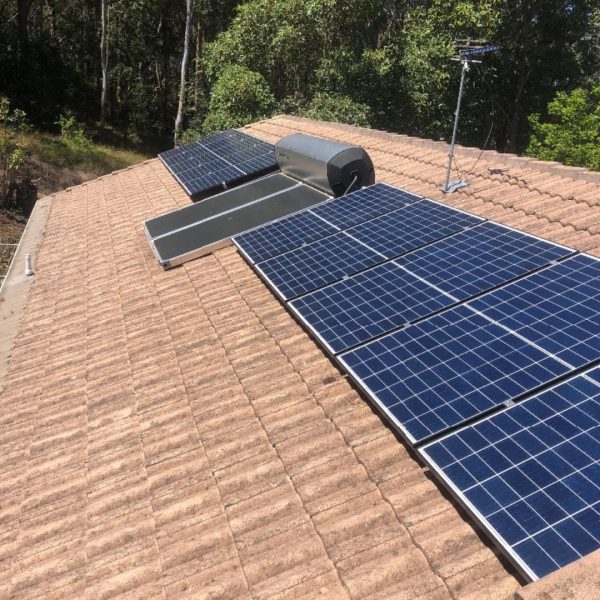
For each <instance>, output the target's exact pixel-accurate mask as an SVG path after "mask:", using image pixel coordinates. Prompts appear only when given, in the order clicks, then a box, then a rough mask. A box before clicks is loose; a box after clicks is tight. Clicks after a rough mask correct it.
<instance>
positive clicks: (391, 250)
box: [257, 200, 482, 300]
mask: <svg viewBox="0 0 600 600" xmlns="http://www.w3.org/2000/svg"><path fill="white" fill-rule="evenodd" d="M481 221H482V219H480V218H479V217H474V216H473V215H469V214H467V213H465V212H462V211H459V210H455V209H453V208H450V207H448V206H443V205H441V204H438V203H436V202H432V201H430V200H420V201H418V202H415V203H413V204H410V205H408V206H404V207H403V208H399V209H397V210H394V211H391V212H389V213H386V214H384V215H381V216H379V217H376V218H374V219H370V220H368V221H363V222H362V223H360V224H359V225H356V226H354V227H350V228H348V229H346V230H344V231H339V232H338V233H335V234H333V235H331V236H329V237H326V238H324V239H322V240H319V241H317V242H314V243H312V244H307V245H305V246H302V247H300V248H297V249H296V250H292V251H290V252H286V253H284V254H281V255H279V256H275V257H273V258H271V259H269V260H266V261H263V262H261V263H259V264H258V267H257V268H258V269H259V270H260V272H261V273H262V275H263V277H264V278H265V279H266V280H267V281H268V282H269V283H270V285H271V286H272V287H273V288H274V290H275V291H276V293H277V294H278V295H280V296H281V297H282V298H283V299H284V300H291V299H293V298H297V297H298V296H300V295H302V294H306V293H308V292H311V291H313V290H316V289H318V288H320V287H323V286H324V285H327V284H330V283H334V282H335V281H339V280H340V279H342V278H343V277H346V276H349V275H352V274H354V273H357V272H359V271H361V270H363V269H366V268H368V267H372V266H374V265H377V264H379V263H382V262H385V261H386V260H388V259H390V258H393V257H394V256H399V255H402V254H404V253H406V252H409V251H411V250H414V249H415V248H419V247H421V246H424V245H426V244H428V243H431V242H433V241H436V240H439V239H442V238H444V237H445V236H448V235H451V234H452V233H457V232H459V231H462V230H463V229H466V228H468V227H473V226H474V225H477V224H478V223H481ZM273 229H274V228H269V229H267V230H266V231H267V232H271V231H273ZM398 232H401V235H398Z"/></svg>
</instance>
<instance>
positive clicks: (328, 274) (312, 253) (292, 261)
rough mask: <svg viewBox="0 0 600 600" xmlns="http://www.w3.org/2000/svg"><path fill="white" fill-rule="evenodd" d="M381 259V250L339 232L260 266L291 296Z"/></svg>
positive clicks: (280, 291) (285, 295)
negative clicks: (373, 248) (375, 250)
mask: <svg viewBox="0 0 600 600" xmlns="http://www.w3.org/2000/svg"><path fill="white" fill-rule="evenodd" d="M380 262H382V257H381V255H380V254H377V252H373V250H371V249H369V248H367V247H366V246H364V245H363V244H361V243H360V242H357V241H356V240H354V239H352V238H351V237H350V236H347V235H346V234H345V233H344V232H340V233H336V234H335V235H331V236H329V237H326V238H323V239H322V240H319V241H317V242H314V243H313V244H309V245H308V246H305V247H303V248H299V249H297V250H293V251H292V252H287V253H286V254H282V255H280V256H276V257H275V258H272V259H270V260H266V261H264V262H262V263H260V264H258V265H257V269H258V270H259V271H261V272H262V274H263V276H264V277H265V278H266V279H267V280H268V281H269V282H270V284H271V286H273V287H274V289H275V291H276V292H277V293H278V294H279V295H280V296H281V297H282V298H283V300H289V299H291V298H295V297H297V296H300V295H301V294H304V293H306V292H310V291H312V290H315V289H317V288H320V287H323V286H324V285H327V284H328V283H331V282H333V281H337V280H339V279H341V278H342V277H344V276H346V275H351V274H352V273H356V272H358V271H361V270H363V269H366V268H368V267H372V266H373V265H376V264H378V263H380Z"/></svg>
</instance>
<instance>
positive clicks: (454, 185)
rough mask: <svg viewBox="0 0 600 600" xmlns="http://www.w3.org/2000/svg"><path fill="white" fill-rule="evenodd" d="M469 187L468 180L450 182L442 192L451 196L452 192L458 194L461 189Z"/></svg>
mask: <svg viewBox="0 0 600 600" xmlns="http://www.w3.org/2000/svg"><path fill="white" fill-rule="evenodd" d="M468 185H469V182H468V181H466V180H464V179H463V180H461V181H449V182H448V183H447V184H446V185H445V186H444V187H443V188H442V192H444V194H451V193H452V192H456V190H460V189H461V188H465V187H467V186H468Z"/></svg>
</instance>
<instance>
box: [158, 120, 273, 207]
mask: <svg viewBox="0 0 600 600" xmlns="http://www.w3.org/2000/svg"><path fill="white" fill-rule="evenodd" d="M159 157H160V159H161V160H162V162H163V163H164V164H165V165H166V167H167V168H168V169H169V171H171V173H172V174H173V176H174V177H175V179H177V181H179V183H180V184H181V185H182V187H183V188H184V189H185V191H186V192H187V193H188V194H189V195H190V196H195V195H198V194H203V193H207V192H209V191H211V190H214V189H219V188H221V189H222V188H224V187H227V186H229V185H233V184H235V183H239V182H241V181H243V180H246V179H248V177H249V176H252V175H259V174H262V173H266V172H269V171H273V170H275V169H276V168H277V162H276V160H275V151H274V147H273V145H272V144H269V143H267V142H263V141H262V140H259V139H257V138H255V137H253V136H251V135H248V134H246V133H242V132H241V131H236V130H229V131H224V132H222V133H217V134H215V135H212V136H209V137H207V138H205V139H203V140H201V141H197V142H192V143H191V144H186V145H185V146H180V147H178V148H173V149H172V150H167V151H166V152H162V153H161V154H159Z"/></svg>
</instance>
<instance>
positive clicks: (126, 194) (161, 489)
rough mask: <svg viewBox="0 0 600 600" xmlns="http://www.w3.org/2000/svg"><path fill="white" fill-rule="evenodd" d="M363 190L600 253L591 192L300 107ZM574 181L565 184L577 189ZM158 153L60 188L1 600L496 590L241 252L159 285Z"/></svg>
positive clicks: (541, 166) (31, 337)
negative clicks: (149, 232) (154, 240)
mask: <svg viewBox="0 0 600 600" xmlns="http://www.w3.org/2000/svg"><path fill="white" fill-rule="evenodd" d="M246 130H247V131H249V132H250V133H253V134H255V135H257V136H259V137H262V138H264V139H267V140H270V141H276V140H277V139H279V138H280V137H281V136H283V135H287V134H289V133H293V132H305V133H310V134H316V135H322V136H325V137H328V138H330V139H336V140H340V141H346V142H352V143H357V144H360V145H362V146H364V147H365V148H366V149H367V150H368V151H369V152H370V154H371V156H372V158H373V159H374V162H375V167H376V174H377V179H378V180H379V181H387V182H389V183H392V184H396V185H400V186H402V187H406V188H407V189H409V190H410V191H413V192H415V193H418V194H423V195H425V196H428V197H431V198H434V199H437V200H440V201H442V202H447V203H449V204H451V205H452V206H456V207H457V208H462V209H463V210H467V211H472V212H473V213H474V214H478V215H481V216H483V217H486V218H495V219H498V220H499V221H501V222H504V223H506V224H509V225H511V226H514V227H517V228H521V229H524V230H527V231H531V232H532V233H535V234H537V235H541V236H544V237H547V238H548V239H552V240H555V241H558V242H562V243H565V244H571V245H573V246H574V247H576V248H578V249H583V250H585V249H586V248H589V249H590V251H591V252H592V253H596V254H598V255H600V230H597V229H598V215H596V212H597V211H595V209H592V208H591V207H595V205H596V204H598V201H599V200H598V199H599V197H600V195H599V194H598V190H599V187H600V180H599V179H597V178H595V177H594V176H593V175H592V174H587V172H585V171H581V170H569V169H564V168H562V167H560V166H557V165H549V164H546V163H537V162H536V161H532V160H530V159H520V158H517V157H512V156H507V155H501V154H498V153H494V152H485V153H484V154H483V156H482V157H481V160H480V161H479V163H477V164H476V165H475V164H474V163H475V161H476V159H477V158H478V155H479V152H478V151H477V150H474V149H469V148H462V147H459V148H458V161H459V164H460V165H461V167H462V168H463V169H464V172H465V173H467V174H468V177H470V179H471V184H470V186H469V187H468V188H466V189H464V190H461V191H460V192H459V193H457V194H453V195H450V196H444V194H442V193H441V191H440V186H441V183H442V179H443V175H444V166H445V161H446V152H447V148H446V146H445V145H444V144H442V143H440V142H434V141H432V140H418V139H414V138H409V137H408V136H402V135H394V134H386V133H384V132H378V131H373V130H366V129H360V128H352V127H350V126H344V125H336V124H332V123H318V122H314V121H310V120H306V119H301V118H296V117H286V116H281V117H276V118H274V119H271V120H269V121H263V122H260V123H256V124H253V125H251V126H249V127H247V128H246ZM571 177H572V178H571ZM188 202H189V199H188V198H187V196H186V195H185V194H184V192H183V191H182V190H181V188H180V186H179V185H178V184H177V182H176V181H175V180H174V178H173V177H172V176H171V175H170V174H169V173H168V171H167V170H166V169H165V168H164V167H163V166H162V164H161V163H160V162H159V161H158V160H151V161H146V162H144V163H142V164H140V165H137V166H135V167H132V168H129V169H126V170H123V171H119V172H116V173H114V174H111V175H108V176H105V177H102V178H99V179H97V180H95V181H93V182H89V183H88V184H86V185H82V186H77V187H74V188H71V189H69V190H66V191H65V192H61V193H60V194H56V195H55V196H54V197H53V199H52V203H51V210H50V214H49V217H48V220H47V223H46V226H45V232H44V237H43V242H42V244H41V247H40V250H39V252H38V254H37V256H36V258H35V265H36V276H35V278H34V279H33V282H32V284H31V289H30V292H29V295H28V298H27V304H26V308H25V311H24V314H23V318H22V320H21V325H20V329H19V334H18V337H17V338H16V340H15V343H14V345H13V349H12V353H11V358H10V363H9V368H8V371H7V374H6V377H5V378H4V381H3V383H2V384H3V393H2V397H1V398H0V406H1V407H2V417H0V425H1V428H0V448H1V449H2V453H1V455H0V456H1V457H0V473H1V474H2V475H1V477H0V500H1V502H0V524H1V525H2V527H1V528H0V529H1V533H0V565H1V566H2V569H3V571H4V572H6V573H9V576H7V577H5V578H3V580H2V582H1V583H0V595H2V596H7V597H11V598H25V597H33V596H43V597H44V598H52V597H68V598H73V597H83V596H84V595H85V596H89V597H99V598H100V597H102V598H108V597H115V596H118V595H126V596H127V597H128V598H153V597H161V598H164V597H236V598H237V597H240V598H244V597H246V598H251V597H252V598H267V597H268V598H277V597H281V598H305V597H313V596H315V597H316V596H320V597H327V598H348V597H353V598H359V597H365V598H366V597H378V598H386V597H388V598H403V597H405V598H411V599H417V598H430V599H434V600H435V599H438V598H439V599H441V598H450V597H453V598H455V599H458V598H477V599H479V598H484V597H486V596H485V595H486V594H488V595H489V597H493V598H504V597H506V598H508V597H511V595H512V594H513V593H514V591H515V590H516V589H517V588H518V587H519V580H518V579H516V577H515V573H514V571H513V570H512V569H511V568H509V567H507V565H506V563H504V562H503V561H500V560H499V559H498V558H497V556H496V554H495V553H494V551H493V550H492V549H491V546H490V544H489V543H488V542H486V541H485V540H484V539H483V538H482V537H481V536H480V534H479V533H478V532H477V530H476V529H475V528H474V526H473V524H472V522H471V521H468V520H465V518H464V517H463V515H462V513H460V512H459V511H458V510H457V508H456V506H455V505H454V504H453V503H452V502H451V501H450V500H449V499H448V498H447V497H446V495H445V494H444V493H442V492H441V488H440V487H439V486H438V485H437V484H436V483H435V482H434V480H433V478H432V477H431V475H430V474H429V473H428V472H427V470H426V469H424V468H423V467H422V465H420V464H419V463H418V462H417V461H416V460H415V457H414V455H413V454H412V453H411V452H410V451H409V450H408V449H407V448H406V446H405V445H404V444H402V443H401V442H400V441H398V439H397V438H396V437H395V436H394V435H393V434H392V433H391V432H390V431H389V429H388V428H387V427H386V426H385V424H384V423H383V422H382V421H381V419H380V418H379V417H378V416H377V415H376V414H375V413H374V412H373V411H372V410H371V408H370V407H369V406H368V405H367V404H366V403H365V400H364V399H363V398H362V397H361V396H360V395H359V394H358V393H357V392H356V390H355V389H354V388H353V387H352V386H351V385H350V384H349V382H348V381H347V380H346V379H345V377H344V376H343V375H342V374H341V373H340V372H339V371H338V370H337V369H336V368H335V367H334V365H333V363H331V362H330V361H329V359H328V358H327V357H326V356H325V355H324V354H323V353H322V352H321V351H320V350H319V348H318V347H317V346H316V345H315V344H314V342H313V341H312V340H311V339H310V338H309V337H308V336H307V335H306V333H304V331H303V330H302V328H301V327H300V326H299V325H298V324H297V323H296V322H295V321H294V320H293V319H292V318H291V317H290V315H289V314H288V313H287V312H286V310H285V309H284V308H283V307H282V306H281V305H280V304H279V303H278V302H277V301H276V300H275V299H274V298H273V296H272V295H271V294H270V292H269V291H268V290H267V289H266V287H265V286H264V285H263V284H262V282H261V281H260V280H259V279H258V278H257V277H256V276H255V275H254V273H253V271H252V269H250V267H249V266H248V265H246V263H245V262H244V261H243V260H242V259H241V257H240V256H239V255H238V254H237V253H236V252H235V251H234V250H233V249H232V248H227V249H224V250H220V251H218V252H216V253H215V254H213V255H211V256H207V257H205V258H203V259H200V260H196V261H193V262H190V263H188V264H186V265H184V266H183V267H181V268H179V269H174V270H172V271H168V272H164V271H163V270H162V269H161V268H160V267H159V266H158V265H157V264H156V262H155V260H154V257H153V255H152V252H151V251H150V249H149V247H148V244H147V242H146V239H145V235H144V233H143V229H142V222H143V221H144V220H145V219H146V218H148V217H151V216H154V215H156V214H159V213H161V212H164V211H167V210H170V209H173V208H176V207H179V206H184V205H186V204H187V203H188Z"/></svg>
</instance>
